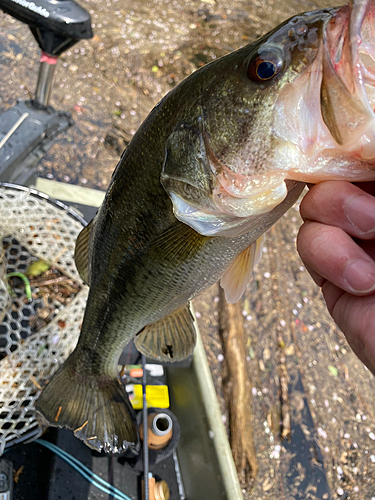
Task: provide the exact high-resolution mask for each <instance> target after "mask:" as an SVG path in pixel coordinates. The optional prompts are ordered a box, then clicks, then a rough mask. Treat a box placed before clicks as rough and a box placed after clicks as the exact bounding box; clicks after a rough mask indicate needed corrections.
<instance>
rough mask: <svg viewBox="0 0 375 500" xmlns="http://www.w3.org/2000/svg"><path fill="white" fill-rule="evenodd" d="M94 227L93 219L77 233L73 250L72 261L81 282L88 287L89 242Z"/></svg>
mask: <svg viewBox="0 0 375 500" xmlns="http://www.w3.org/2000/svg"><path fill="white" fill-rule="evenodd" d="M94 225H95V219H93V220H92V221H90V222H89V223H88V224H87V226H86V227H84V228H83V229H82V231H81V232H80V233H79V235H78V238H77V241H76V247H75V250H74V260H75V263H76V267H77V270H78V272H79V275H80V276H81V278H82V280H83V281H84V282H85V283H87V284H88V285H90V274H89V241H90V234H91V230H92V228H93V227H94Z"/></svg>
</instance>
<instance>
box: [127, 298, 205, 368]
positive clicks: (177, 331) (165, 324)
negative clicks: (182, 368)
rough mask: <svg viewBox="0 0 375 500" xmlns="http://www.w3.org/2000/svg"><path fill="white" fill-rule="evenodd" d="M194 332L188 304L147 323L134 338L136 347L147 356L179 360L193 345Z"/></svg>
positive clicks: (185, 355) (183, 357) (191, 351)
mask: <svg viewBox="0 0 375 500" xmlns="http://www.w3.org/2000/svg"><path fill="white" fill-rule="evenodd" d="M195 342H196V332H195V326H194V318H193V315H192V313H191V311H190V307H189V304H187V305H186V306H184V307H181V308H180V309H177V311H175V312H173V313H172V314H170V315H169V316H166V317H165V318H163V319H161V320H159V321H157V322H156V323H152V324H151V325H147V326H146V327H145V328H144V329H143V330H142V331H141V332H140V333H139V334H138V335H136V337H135V339H134V343H135V346H136V348H137V349H138V350H139V351H140V352H141V353H142V354H144V355H145V356H147V357H148V358H152V359H155V360H157V361H163V362H174V361H181V360H182V359H185V358H187V357H189V356H190V355H191V354H192V353H193V351H194V347H195Z"/></svg>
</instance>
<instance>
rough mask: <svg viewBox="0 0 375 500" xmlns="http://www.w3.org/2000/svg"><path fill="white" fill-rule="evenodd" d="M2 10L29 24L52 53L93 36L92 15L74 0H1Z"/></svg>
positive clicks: (57, 54)
mask: <svg viewBox="0 0 375 500" xmlns="http://www.w3.org/2000/svg"><path fill="white" fill-rule="evenodd" d="M0 9H1V10H3V11H4V12H6V13H7V14H10V15H11V16H12V17H14V18H16V19H18V20H19V21H22V22H23V23H25V24H27V25H29V27H30V29H31V32H32V34H33V35H34V37H35V38H36V40H37V42H38V44H39V47H40V48H41V49H42V50H43V51H44V52H46V53H47V54H50V55H53V56H59V55H60V54H62V53H63V52H64V51H65V50H67V49H68V48H70V47H71V46H72V45H74V44H75V43H76V42H78V40H82V39H88V38H92V36H93V33H92V29H91V18H90V14H89V13H88V12H87V11H86V10H85V9H84V8H83V7H81V6H80V5H78V4H77V3H76V2H74V1H73V0H35V2H34V1H32V0H0Z"/></svg>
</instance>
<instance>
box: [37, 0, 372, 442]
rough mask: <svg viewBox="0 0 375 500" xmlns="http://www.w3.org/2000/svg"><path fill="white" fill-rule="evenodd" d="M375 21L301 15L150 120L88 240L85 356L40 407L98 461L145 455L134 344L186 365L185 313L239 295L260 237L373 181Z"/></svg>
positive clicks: (343, 14)
mask: <svg viewBox="0 0 375 500" xmlns="http://www.w3.org/2000/svg"><path fill="white" fill-rule="evenodd" d="M374 11H375V7H374V0H372V1H369V0H367V1H365V0H356V1H354V2H352V3H351V4H348V5H345V6H342V7H337V8H334V9H323V10H320V11H315V12H309V13H304V14H299V15H298V16H295V17H294V18H292V19H290V20H288V21H285V22H284V23H283V24H282V25H280V26H278V27H276V28H275V29H274V30H272V31H271V32H270V33H268V34H267V35H265V36H264V37H262V38H261V39H259V40H257V41H256V42H254V43H253V44H250V45H247V46H245V47H243V48H241V49H239V50H237V51H235V52H233V53H231V54H228V55H227V56H224V57H223V58H221V59H219V60H216V61H213V62H212V63H210V64H208V65H207V66H205V67H203V68H201V69H200V70H198V71H196V72H195V73H193V74H192V75H191V76H190V77H188V78H187V79H186V80H184V81H183V82H182V83H181V84H180V85H178V86H177V87H176V88H175V89H173V90H172V91H171V92H170V93H169V94H167V96H166V97H164V98H163V99H162V100H161V101H160V103H159V104H157V106H156V107H155V108H154V109H153V110H152V112H151V113H150V115H149V116H148V117H147V118H146V120H145V121H144V122H143V124H142V125H141V126H140V128H139V130H138V131H137V133H136V134H135V136H134V137H133V139H132V141H131V143H130V144H129V146H128V147H127V149H126V150H125V152H124V153H123V155H122V157H121V160H120V161H119V163H118V165H117V167H116V169H115V172H114V174H113V177H112V180H111V183H110V186H109V188H108V191H107V194H106V197H105V200H104V202H103V204H102V206H101V207H100V209H99V211H98V213H97V215H96V216H95V218H94V220H93V221H92V222H91V223H90V224H89V226H88V227H87V228H85V229H84V230H83V231H82V233H81V234H80V236H79V238H78V241H77V246H76V256H75V258H76V263H77V267H78V269H79V271H80V274H81V276H82V277H83V279H84V280H85V281H86V282H87V283H88V284H89V285H90V293H89V298H88V302H87V307H86V311H85V316H84V320H83V324H82V331H81V335H80V338H79V341H78V344H77V347H76V349H75V351H74V352H73V353H72V354H71V356H70V357H69V358H68V360H67V361H66V362H65V363H64V365H63V366H62V367H60V369H59V370H58V371H57V372H56V374H55V375H54V377H53V378H52V380H51V381H50V382H49V384H48V385H47V386H46V388H45V389H44V390H43V392H42V394H41V397H40V398H39V401H38V405H37V411H38V412H39V415H40V419H41V421H42V424H43V425H56V426H61V427H68V428H70V429H72V430H73V431H74V432H75V435H76V436H77V437H79V438H80V439H82V440H83V441H84V442H85V443H86V444H87V445H88V446H90V447H92V448H95V449H97V450H104V451H108V452H119V451H124V450H125V449H127V448H128V447H132V448H133V449H137V447H138V436H137V431H136V427H135V423H134V415H133V412H132V408H131V405H130V403H129V400H128V398H127V396H126V393H125V391H124V389H123V387H122V385H121V382H120V381H119V379H118V373H117V362H118V358H119V356H120V354H121V352H122V350H123V348H124V347H125V346H126V345H127V344H128V342H129V341H130V340H131V339H133V338H134V339H135V344H136V346H137V347H138V349H139V350H140V351H141V352H143V353H144V354H146V355H147V356H149V357H152V358H155V359H157V360H159V361H176V360H180V359H183V358H185V357H187V356H188V355H190V354H191V353H192V351H193V349H194V344H195V330H194V322H193V318H192V315H191V313H190V310H189V301H190V300H191V299H192V298H193V297H195V296H196V295H197V294H199V293H200V292H201V291H203V290H204V289H206V288H207V287H209V286H210V285H212V284H213V283H215V282H216V281H217V280H221V285H222V287H223V288H224V290H225V294H226V297H227V299H228V300H229V301H231V302H235V301H237V300H238V299H239V298H240V297H241V296H242V294H243V292H244V290H245V288H246V284H247V282H248V280H249V279H250V276H251V271H252V268H253V266H254V265H255V263H256V262H257V261H258V260H259V258H260V255H261V247H262V235H263V234H264V233H265V231H267V229H268V228H269V227H270V226H272V225H273V224H274V223H275V222H276V221H277V220H278V219H279V218H280V217H281V216H282V214H283V213H285V211H286V210H287V209H288V208H289V207H290V206H291V205H293V204H294V202H295V201H296V199H297V198H298V196H299V194H300V193H301V191H302V189H303V187H304V183H305V182H320V181H322V180H325V179H344V180H350V181H366V180H375V132H374V131H375V126H374V125H375V123H374V120H375V115H374V112H373V109H374V108H375V92H374V91H373V89H374V86H375V85H374V83H375V74H374V68H375V63H374V61H375V55H374V54H373V50H374V49H373V47H374V46H375V44H374V38H375V35H374V33H375V29H374ZM362 26H363V30H362ZM361 30H362V31H361ZM361 36H362V40H360V37H361ZM338 61H339V62H342V64H338ZM371 61H372V62H371ZM338 102H339V103H340V105H338ZM119 382H120V383H119Z"/></svg>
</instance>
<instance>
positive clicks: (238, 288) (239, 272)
mask: <svg viewBox="0 0 375 500" xmlns="http://www.w3.org/2000/svg"><path fill="white" fill-rule="evenodd" d="M263 243H264V235H262V236H261V237H260V238H258V239H257V240H256V241H254V243H252V244H251V245H250V246H249V247H248V248H246V249H245V250H243V251H242V252H241V253H240V254H239V255H237V257H236V258H235V260H234V261H233V262H232V264H231V265H230V267H229V269H227V271H226V272H225V274H224V276H223V277H222V278H221V280H220V285H221V287H222V288H223V289H224V292H225V298H226V301H227V302H229V303H230V304H234V303H235V302H237V301H238V300H240V298H241V297H242V295H243V294H244V292H245V290H246V286H247V284H248V282H249V281H250V278H251V274H252V272H253V269H254V266H256V265H257V264H258V262H259V261H260V258H261V256H262V249H263Z"/></svg>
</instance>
